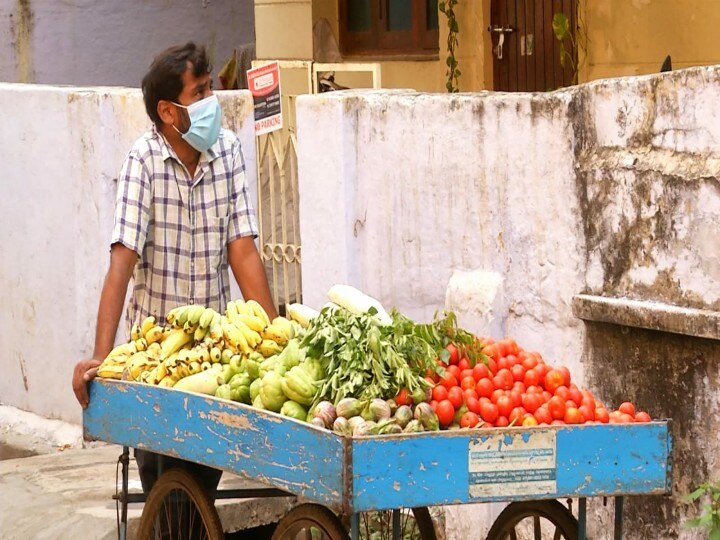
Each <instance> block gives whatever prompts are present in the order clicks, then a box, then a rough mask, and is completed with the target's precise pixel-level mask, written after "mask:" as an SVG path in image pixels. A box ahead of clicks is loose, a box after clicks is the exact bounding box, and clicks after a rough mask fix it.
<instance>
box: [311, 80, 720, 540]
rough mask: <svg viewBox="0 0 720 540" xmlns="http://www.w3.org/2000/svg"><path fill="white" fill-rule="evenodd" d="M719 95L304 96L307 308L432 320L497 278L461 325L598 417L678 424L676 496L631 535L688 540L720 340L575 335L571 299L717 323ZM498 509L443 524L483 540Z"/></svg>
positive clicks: (625, 89) (649, 508)
mask: <svg viewBox="0 0 720 540" xmlns="http://www.w3.org/2000/svg"><path fill="white" fill-rule="evenodd" d="M719 98H720V68H697V69H692V70H686V71H681V72H675V73H672V74H667V75H663V76H653V77H643V78H638V79H616V80H608V81H602V82H597V83H590V84H588V85H583V86H580V87H574V88H571V89H566V90H562V91H558V92H553V93H548V94H536V95H531V94H493V93H481V94H465V95H462V94H461V95H454V96H448V95H430V94H418V93H411V92H402V91H398V92H365V93H363V92H347V93H335V94H333V95H331V94H324V95H321V96H304V97H301V98H299V100H298V113H297V119H298V141H299V147H298V163H299V174H300V192H301V194H302V196H301V200H300V204H301V208H300V223H301V237H302V244H303V261H304V264H303V294H304V300H305V301H306V302H307V303H309V304H310V305H313V306H319V305H322V303H324V301H325V292H326V291H327V289H328V288H329V286H330V285H332V284H333V283H336V282H347V283H350V284H353V285H356V286H358V287H360V288H361V289H363V290H365V291H367V292H368V293H369V294H372V295H374V296H376V297H378V298H379V299H380V300H381V301H382V302H383V303H384V304H386V305H387V306H397V307H398V308H399V309H400V310H401V311H403V312H405V313H407V314H408V315H410V316H412V317H415V318H417V319H420V320H427V319H429V318H430V317H431V316H432V314H433V312H434V311H435V310H437V309H440V308H442V307H443V306H444V303H445V290H446V287H447V285H448V281H449V279H450V277H451V275H452V274H453V272H454V271H456V270H481V271H484V272H486V273H488V275H498V274H499V276H500V278H501V279H500V285H499V286H498V287H497V289H496V290H495V291H493V293H494V302H493V303H492V306H491V308H492V311H491V312H490V313H489V316H478V315H472V314H471V313H469V311H471V310H468V313H465V314H463V317H462V319H461V321H462V322H463V324H464V325H466V326H468V327H469V328H471V329H473V330H476V331H480V332H489V333H491V334H492V335H493V336H495V337H501V336H503V335H512V336H513V337H515V338H517V339H518V341H519V342H520V343H521V345H523V346H525V347H526V348H530V349H537V350H539V351H541V352H542V353H543V355H544V356H545V357H546V358H547V359H549V360H551V361H553V362H562V363H564V364H566V365H568V366H569V367H570V370H571V372H572V373H573V376H574V377H575V378H576V379H577V380H579V381H583V382H585V383H586V384H587V385H588V386H589V387H590V388H591V389H593V390H594V391H595V392H596V393H597V394H598V395H599V396H600V398H601V399H603V400H605V401H606V403H608V404H609V405H610V406H617V405H619V402H620V400H621V399H625V398H630V399H633V400H635V401H636V403H637V404H638V405H639V406H640V407H642V408H645V409H648V410H649V411H650V412H651V414H653V415H654V416H655V417H670V416H672V417H673V419H674V423H673V434H674V437H675V441H676V446H675V454H674V456H673V457H674V467H675V474H674V477H673V478H674V484H673V492H674V494H673V498H672V499H667V500H664V501H658V500H657V499H653V500H649V501H644V500H642V499H640V500H637V501H633V502H631V503H630V504H629V507H628V508H629V510H628V520H627V521H626V527H627V530H628V531H629V534H630V537H632V538H650V537H652V538H677V537H688V538H689V537H692V535H691V534H690V533H687V532H681V527H680V524H681V522H682V521H683V520H684V519H685V518H686V517H687V516H688V515H692V514H693V510H688V509H687V507H685V506H684V505H682V503H681V502H680V500H681V498H682V496H683V495H684V494H686V493H687V492H688V491H689V489H690V487H691V486H694V485H697V484H698V483H700V482H701V481H704V480H706V479H707V478H708V477H710V478H711V479H712V478H713V477H714V479H715V480H717V479H718V478H717V471H718V469H717V461H718V457H719V456H720V440H718V438H717V435H716V434H717V432H718V431H719V430H720V426H717V425H716V424H717V422H716V421H715V419H717V418H718V417H720V415H719V414H718V412H720V411H718V405H717V395H718V393H720V373H718V371H717V368H716V362H714V360H713V359H714V358H715V359H716V357H718V355H719V354H720V344H719V343H718V341H716V340H717V339H720V332H718V331H717V329H716V331H715V332H714V333H711V336H712V337H713V338H714V339H698V338H697V337H691V336H697V335H699V334H698V333H697V332H693V331H692V327H693V321H692V320H688V321H687V324H684V325H683V324H678V325H676V326H674V328H675V329H674V330H672V331H673V332H675V334H668V333H667V331H663V332H660V331H658V330H662V329H661V328H660V327H659V326H657V325H655V326H653V325H654V323H653V322H652V321H650V322H646V323H638V324H637V325H638V326H641V325H643V324H644V326H643V327H644V328H650V329H651V330H638V329H631V328H628V326H627V325H620V324H621V323H616V324H609V325H608V324H604V325H603V324H600V323H595V322H588V324H587V326H586V325H585V324H583V322H581V321H580V320H579V319H577V318H575V316H574V315H573V310H572V298H573V296H574V295H576V294H578V293H589V294H591V295H602V296H606V297H617V298H620V299H621V301H623V302H626V303H627V301H625V300H622V299H623V298H629V299H639V300H646V301H651V302H654V304H652V305H653V306H655V307H654V308H653V309H656V310H661V311H662V313H663V314H665V315H666V314H668V313H671V312H672V310H673V309H676V308H677V306H680V307H683V308H700V309H702V310H703V312H702V313H704V314H706V315H707V314H708V313H710V314H714V315H713V316H714V317H715V320H717V318H718V315H720V314H719V313H718V311H720V310H719V308H720V303H718V300H719V299H720V289H719V287H720V273H719V272H718V271H719V269H720V266H719V265H718V262H719V259H718V257H719V255H718V253H720V249H718V248H720V244H719V243H718V240H717V238H719V237H720V235H719V234H718V233H720V230H719V229H720V184H719V182H718V179H719V178H720V161H718V158H717V155H718V154H717V152H718V150H719V149H720V148H719V147H718V145H719V144H720V134H719V132H718V130H719V129H720V128H719V127H718V126H720V113H718V111H717V110H714V109H713V108H712V105H711V104H713V103H717V102H718V99H719ZM606 320H607V319H606ZM611 322H612V321H611ZM653 328H655V330H652V329H653ZM685 328H687V330H685ZM678 332H679V333H678ZM682 334H686V335H682ZM653 344H654V345H653ZM680 352H682V354H679V353H680ZM698 418H703V419H705V421H704V423H703V428H702V429H699V425H698V423H697V419H698ZM707 422H709V423H707ZM599 505H600V503H598V504H597V505H596V504H594V503H593V506H592V507H591V509H592V511H593V513H594V515H595V516H596V518H597V519H596V522H599V523H600V526H601V527H602V526H605V525H606V524H607V521H608V519H609V517H608V516H609V514H608V513H607V512H608V511H607V510H605V511H603V510H602V509H599V508H598V506H599ZM495 511H496V509H489V510H488V509H485V510H480V509H470V508H457V507H454V508H451V509H449V510H448V512H449V513H450V515H451V519H448V523H452V524H455V525H452V526H451V527H449V534H450V537H452V538H469V537H478V530H481V531H482V529H483V525H482V522H483V517H482V516H483V515H484V516H492V515H493V513H494V512H495ZM605 530H606V529H602V528H596V529H594V530H592V531H591V532H592V533H593V534H594V536H593V537H596V538H602V537H604V536H603V535H604V532H605ZM650 531H652V532H650ZM648 534H650V535H649V536H648ZM683 535H684V536H683Z"/></svg>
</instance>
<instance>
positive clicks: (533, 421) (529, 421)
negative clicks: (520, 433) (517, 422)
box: [522, 416, 538, 427]
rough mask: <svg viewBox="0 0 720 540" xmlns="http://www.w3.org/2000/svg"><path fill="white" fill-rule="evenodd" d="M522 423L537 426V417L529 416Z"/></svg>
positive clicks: (527, 425) (526, 425) (525, 425)
mask: <svg viewBox="0 0 720 540" xmlns="http://www.w3.org/2000/svg"><path fill="white" fill-rule="evenodd" d="M522 425H523V427H531V426H537V425H538V421H537V418H535V417H534V416H528V417H527V418H525V419H523V422H522Z"/></svg>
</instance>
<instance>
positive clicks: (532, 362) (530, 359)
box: [522, 355, 538, 371]
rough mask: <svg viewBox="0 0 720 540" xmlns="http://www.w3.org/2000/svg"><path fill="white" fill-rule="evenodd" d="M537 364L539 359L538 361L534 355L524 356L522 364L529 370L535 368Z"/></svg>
mask: <svg viewBox="0 0 720 540" xmlns="http://www.w3.org/2000/svg"><path fill="white" fill-rule="evenodd" d="M537 365H538V361H537V358H535V357H534V356H532V355H526V356H525V358H523V361H522V366H523V367H524V368H525V369H526V370H528V371H529V370H531V369H533V368H534V367H535V366H537Z"/></svg>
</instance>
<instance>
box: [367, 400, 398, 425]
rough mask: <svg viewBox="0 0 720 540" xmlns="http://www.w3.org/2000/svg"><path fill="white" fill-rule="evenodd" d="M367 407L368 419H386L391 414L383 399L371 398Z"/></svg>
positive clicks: (376, 420)
mask: <svg viewBox="0 0 720 540" xmlns="http://www.w3.org/2000/svg"><path fill="white" fill-rule="evenodd" d="M368 408H369V410H370V416H371V418H370V419H371V420H374V421H375V422H379V421H380V420H387V419H388V418H390V416H391V414H392V412H391V410H390V405H388V404H387V403H386V402H385V400H384V399H379V398H375V399H373V400H371V401H370V404H369V405H368Z"/></svg>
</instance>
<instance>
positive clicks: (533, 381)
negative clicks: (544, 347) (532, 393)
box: [523, 369, 540, 388]
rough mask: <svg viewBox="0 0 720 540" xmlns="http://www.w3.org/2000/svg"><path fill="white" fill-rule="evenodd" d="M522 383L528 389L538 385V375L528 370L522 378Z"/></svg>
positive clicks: (532, 370)
mask: <svg viewBox="0 0 720 540" xmlns="http://www.w3.org/2000/svg"><path fill="white" fill-rule="evenodd" d="M523 382H524V383H525V386H527V387H528V388H529V387H531V386H537V385H538V384H540V375H538V372H537V371H536V370H534V369H528V370H527V371H526V372H525V375H524V376H523Z"/></svg>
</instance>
